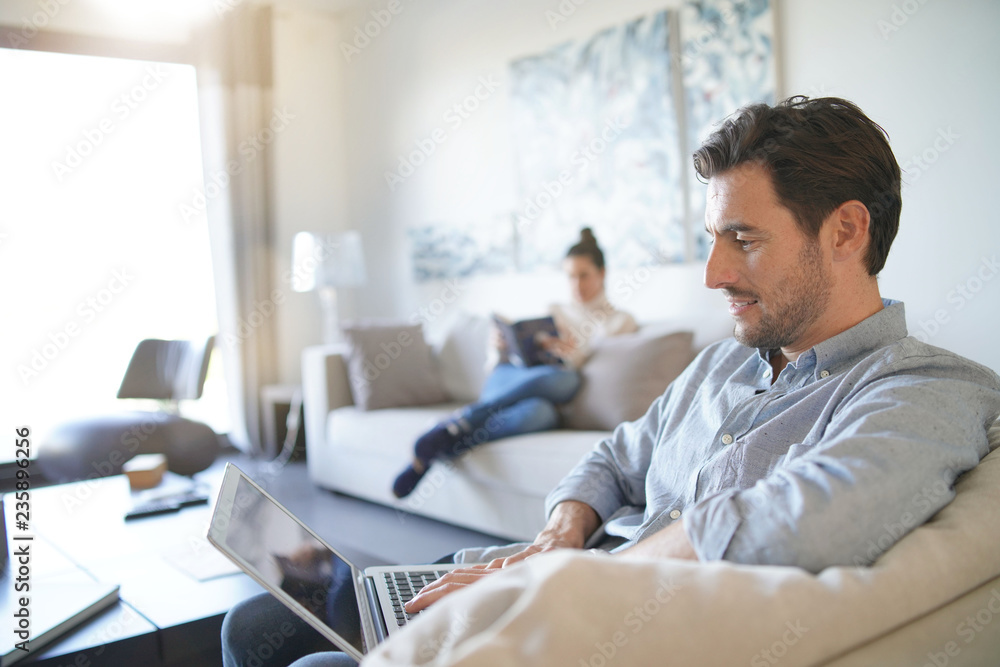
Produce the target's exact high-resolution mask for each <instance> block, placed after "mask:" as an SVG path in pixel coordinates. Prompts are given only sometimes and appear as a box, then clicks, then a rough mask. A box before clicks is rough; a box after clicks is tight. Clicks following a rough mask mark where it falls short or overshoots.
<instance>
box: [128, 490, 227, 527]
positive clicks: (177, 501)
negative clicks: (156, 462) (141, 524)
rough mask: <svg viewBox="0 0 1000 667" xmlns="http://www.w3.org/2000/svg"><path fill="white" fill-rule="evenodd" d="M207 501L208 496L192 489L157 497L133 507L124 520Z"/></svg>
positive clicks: (172, 510) (166, 512)
mask: <svg viewBox="0 0 1000 667" xmlns="http://www.w3.org/2000/svg"><path fill="white" fill-rule="evenodd" d="M207 502H208V496H206V495H205V494H203V493H196V492H193V491H191V492H186V493H182V494H178V495H174V496H167V497H165V498H157V499H156V500H150V501H149V502H145V503H142V504H140V505H136V506H135V507H133V508H132V509H131V510H129V511H128V512H127V513H126V514H125V520H126V521H131V520H132V519H141V518H143V517H147V516H156V515H157V514H169V513H170V512H179V511H180V510H181V508H182V507H189V506H191V505H204V504H206V503H207Z"/></svg>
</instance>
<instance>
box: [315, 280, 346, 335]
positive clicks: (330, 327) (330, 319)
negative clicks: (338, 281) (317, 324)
mask: <svg viewBox="0 0 1000 667" xmlns="http://www.w3.org/2000/svg"><path fill="white" fill-rule="evenodd" d="M317 291H318V292H319V303H320V308H321V309H322V311H323V343H325V344H327V345H334V344H338V343H343V342H344V333H343V332H342V331H341V330H340V318H339V317H338V313H337V290H336V288H333V287H329V286H326V287H320V288H319V290H317Z"/></svg>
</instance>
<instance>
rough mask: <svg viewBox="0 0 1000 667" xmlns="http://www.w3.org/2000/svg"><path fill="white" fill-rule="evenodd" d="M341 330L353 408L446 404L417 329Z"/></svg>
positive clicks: (387, 326)
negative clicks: (345, 348) (346, 352)
mask: <svg viewBox="0 0 1000 667" xmlns="http://www.w3.org/2000/svg"><path fill="white" fill-rule="evenodd" d="M343 331H344V338H345V339H346V340H347V344H348V346H349V351H348V354H347V376H348V380H349V381H350V383H351V393H352V394H353V396H354V404H355V405H356V406H357V407H358V409H360V410H378V409H381V408H399V407H405V406H409V405H430V404H434V403H444V402H446V401H448V400H449V397H448V394H447V393H446V392H445V390H444V386H443V385H442V383H441V375H440V373H439V372H438V369H437V366H436V364H435V362H434V357H433V356H432V355H431V348H430V346H429V345H428V344H427V342H426V341H425V340H424V333H423V329H422V327H421V326H420V325H419V324H413V325H391V324H382V325H377V324H373V325H357V326H348V327H345V328H344V330H343Z"/></svg>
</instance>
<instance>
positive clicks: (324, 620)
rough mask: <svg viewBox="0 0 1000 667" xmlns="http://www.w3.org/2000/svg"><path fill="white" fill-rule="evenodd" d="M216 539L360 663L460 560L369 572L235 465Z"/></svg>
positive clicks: (212, 533)
mask: <svg viewBox="0 0 1000 667" xmlns="http://www.w3.org/2000/svg"><path fill="white" fill-rule="evenodd" d="M208 541H209V542H211V543H212V544H213V545H215V547H216V548H217V549H219V550H220V551H221V552H222V553H224V554H225V555H226V556H228V557H229V558H230V559H231V560H232V561H233V562H234V563H236V564H237V565H238V566H239V567H240V568H241V569H242V570H243V571H244V572H246V573H247V574H249V575H250V576H251V577H253V578H254V579H256V580H257V582H259V583H260V585H261V586H263V587H264V588H266V589H267V590H268V591H269V592H270V593H271V594H272V595H274V596H275V597H276V598H278V599H279V600H281V602H283V603H284V604H285V606H287V607H288V608H289V609H291V610H292V611H294V612H295V613H296V614H298V615H299V616H300V617H302V619H303V620H304V621H306V622H307V623H309V625H311V626H312V627H314V628H316V630H317V631H319V632H320V634H322V635H323V636H325V637H326V638H327V639H329V640H330V641H331V642H333V644H334V645H336V646H337V648H339V649H341V650H342V651H344V652H345V653H347V654H349V655H350V656H351V657H352V658H354V659H355V660H358V661H360V660H361V659H362V658H363V657H364V655H365V654H366V653H368V652H369V651H370V650H372V648H374V647H375V646H376V645H377V644H378V643H379V642H381V641H383V640H384V639H385V638H386V637H387V636H389V635H391V634H393V633H395V632H398V631H399V630H400V629H401V628H402V627H403V625H405V624H406V622H407V621H408V620H410V619H411V618H412V616H411V615H409V614H407V613H406V612H405V611H404V610H403V608H402V605H403V604H405V602H406V601H407V600H409V599H410V598H412V597H413V596H414V595H415V594H416V593H417V592H419V590H420V588H422V587H423V586H425V585H427V584H428V583H430V582H431V581H434V580H435V579H437V578H439V577H440V576H442V575H443V574H444V573H445V572H447V571H448V570H451V569H454V568H455V567H458V566H457V565H450V564H449V565H440V564H438V565H408V566H396V567H370V568H367V569H365V570H364V571H363V572H362V571H361V570H359V569H358V568H357V567H355V566H354V564H353V563H351V562H350V561H349V560H347V559H346V558H344V557H343V556H342V555H341V554H339V553H337V550H336V549H334V548H333V547H331V546H330V545H329V544H327V543H326V542H324V541H323V540H322V539H321V538H320V537H319V536H318V535H317V534H316V533H314V532H313V531H312V530H310V529H309V527H308V526H306V525H305V524H304V523H302V522H301V521H299V520H298V519H297V518H296V517H295V516H294V515H293V514H292V513H291V512H289V511H288V510H287V509H285V507H283V506H282V505H281V503H279V502H278V501H276V500H275V499H274V498H272V497H271V496H270V495H269V494H268V493H267V492H266V491H264V489H262V488H260V486H258V485H257V484H256V483H254V481H253V480H252V479H250V478H249V477H247V475H246V474H245V473H244V472H243V471H242V470H240V469H239V468H237V467H236V466H234V465H233V464H231V463H229V464H227V465H226V474H225V477H224V479H223V482H222V489H221V490H220V491H219V498H218V501H217V502H216V504H215V510H214V512H213V513H212V523H211V525H210V526H209V529H208Z"/></svg>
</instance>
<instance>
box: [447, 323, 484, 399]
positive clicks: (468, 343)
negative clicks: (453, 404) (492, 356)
mask: <svg viewBox="0 0 1000 667" xmlns="http://www.w3.org/2000/svg"><path fill="white" fill-rule="evenodd" d="M491 327H492V325H491V324H490V321H489V320H488V319H487V318H485V317H481V316H478V315H472V314H469V313H460V314H459V316H458V318H457V319H456V320H455V322H453V323H452V325H451V326H450V327H448V331H447V335H446V336H445V338H444V340H443V341H441V343H440V344H439V345H438V346H436V347H435V353H436V354H437V360H438V367H439V368H440V369H441V380H442V381H443V382H444V387H445V390H446V391H447V392H448V394H449V395H450V396H451V397H452V399H453V400H455V401H462V402H463V403H472V402H473V401H476V400H477V399H478V398H479V392H480V391H481V390H482V388H483V383H484V382H485V381H486V371H487V368H486V356H487V355H486V351H487V345H488V341H489V337H490V329H491Z"/></svg>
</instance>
